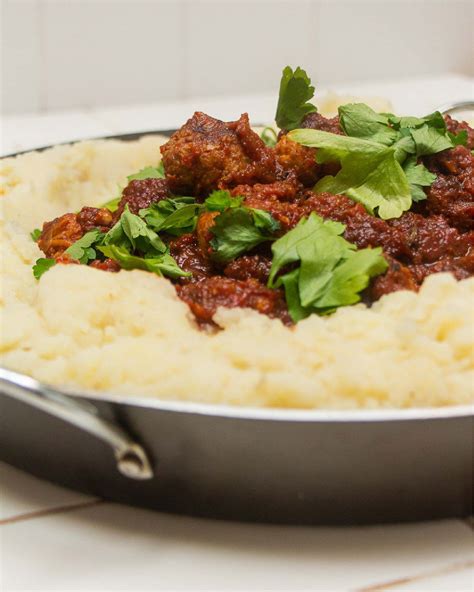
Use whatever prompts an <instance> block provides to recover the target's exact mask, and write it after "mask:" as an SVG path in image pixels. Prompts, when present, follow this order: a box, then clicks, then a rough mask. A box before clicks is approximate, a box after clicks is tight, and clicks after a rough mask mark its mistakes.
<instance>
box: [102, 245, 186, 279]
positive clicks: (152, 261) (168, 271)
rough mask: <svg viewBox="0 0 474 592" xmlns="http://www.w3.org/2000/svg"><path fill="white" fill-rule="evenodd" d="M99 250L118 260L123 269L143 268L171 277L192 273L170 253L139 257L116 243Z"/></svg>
mask: <svg viewBox="0 0 474 592" xmlns="http://www.w3.org/2000/svg"><path fill="white" fill-rule="evenodd" d="M99 250H100V251H101V252H102V254H103V255H105V256H106V257H110V259H113V260H114V261H117V263H118V264H119V265H120V267H121V268H122V269H127V270H130V269H143V270H144V271H150V272H152V273H156V274H157V275H159V276H167V277H170V278H178V277H189V276H190V275H191V274H190V273H188V272H186V271H183V270H182V269H181V268H180V267H179V266H178V264H177V263H176V261H175V260H174V259H173V257H171V255H170V254H169V253H163V254H161V255H158V256H153V257H138V256H137V255H132V254H131V253H129V252H128V251H127V249H125V248H124V247H119V246H116V245H108V246H102V247H99Z"/></svg>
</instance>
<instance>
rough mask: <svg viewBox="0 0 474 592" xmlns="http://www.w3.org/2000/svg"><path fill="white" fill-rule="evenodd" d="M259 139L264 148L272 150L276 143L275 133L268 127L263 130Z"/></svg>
mask: <svg viewBox="0 0 474 592" xmlns="http://www.w3.org/2000/svg"><path fill="white" fill-rule="evenodd" d="M260 138H261V139H262V140H263V143H264V144H265V146H268V147H269V148H273V147H274V146H275V145H276V143H277V141H278V136H277V133H276V131H275V130H274V129H273V128H272V127H270V126H267V127H265V128H263V130H262V133H261V134H260Z"/></svg>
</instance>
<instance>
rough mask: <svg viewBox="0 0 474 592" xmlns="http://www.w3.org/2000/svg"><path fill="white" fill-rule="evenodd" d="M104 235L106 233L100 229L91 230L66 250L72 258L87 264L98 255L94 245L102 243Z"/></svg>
mask: <svg viewBox="0 0 474 592" xmlns="http://www.w3.org/2000/svg"><path fill="white" fill-rule="evenodd" d="M104 236H105V234H104V233H103V232H101V231H100V230H90V231H89V232H86V234H84V236H82V237H81V238H80V239H79V240H77V241H76V242H75V243H73V244H72V245H71V246H70V247H69V248H67V249H66V250H65V251H64V252H65V254H67V255H69V256H70V257H71V258H72V259H76V260H77V261H79V262H80V263H82V264H83V265H87V264H88V263H89V261H93V260H94V259H95V258H96V257H97V252H96V250H95V249H94V246H97V245H98V244H101V243H102V241H103V238H104Z"/></svg>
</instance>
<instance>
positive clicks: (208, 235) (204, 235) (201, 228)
mask: <svg viewBox="0 0 474 592" xmlns="http://www.w3.org/2000/svg"><path fill="white" fill-rule="evenodd" d="M219 213H220V212H203V213H202V214H200V216H199V218H198V221H197V224H196V236H197V241H198V245H199V248H200V249H201V253H202V254H203V256H204V257H210V256H211V254H212V247H211V245H210V242H211V240H212V237H213V234H212V232H211V228H212V227H213V226H214V218H216V217H217V216H219Z"/></svg>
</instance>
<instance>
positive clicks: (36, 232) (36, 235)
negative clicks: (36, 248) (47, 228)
mask: <svg viewBox="0 0 474 592" xmlns="http://www.w3.org/2000/svg"><path fill="white" fill-rule="evenodd" d="M41 232H42V231H41V230H40V229H39V228H35V229H34V230H32V231H31V232H30V236H31V240H32V241H34V242H35V243H36V242H38V239H39V237H40V236H41Z"/></svg>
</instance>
